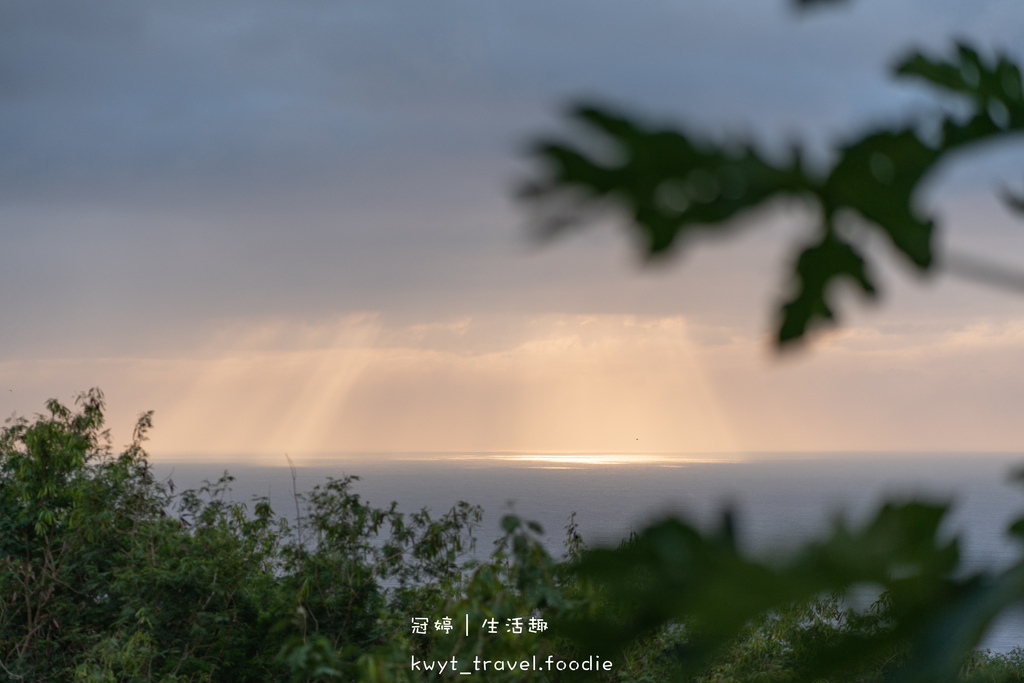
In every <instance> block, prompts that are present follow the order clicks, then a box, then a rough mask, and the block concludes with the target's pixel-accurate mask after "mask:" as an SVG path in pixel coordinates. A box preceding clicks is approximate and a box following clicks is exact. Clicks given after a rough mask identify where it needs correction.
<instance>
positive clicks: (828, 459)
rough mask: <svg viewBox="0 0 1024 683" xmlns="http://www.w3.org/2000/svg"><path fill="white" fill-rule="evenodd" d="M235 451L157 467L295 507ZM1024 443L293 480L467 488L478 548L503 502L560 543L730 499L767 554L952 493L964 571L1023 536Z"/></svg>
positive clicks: (707, 522) (416, 469)
mask: <svg viewBox="0 0 1024 683" xmlns="http://www.w3.org/2000/svg"><path fill="white" fill-rule="evenodd" d="M281 460H282V462H281V463H280V465H276V466H266V465H260V466H256V465H244V464H236V463H237V462H238V459H237V458H233V459H232V460H231V461H225V460H223V459H220V460H218V459H217V458H214V457H210V458H198V457H196V456H190V457H189V458H187V459H184V458H182V459H174V458H162V459H160V460H158V461H157V462H156V464H155V474H156V476H158V477H159V478H161V479H165V478H169V479H171V480H172V481H173V482H174V484H175V487H176V488H177V489H179V490H180V489H183V488H195V487H197V486H199V485H200V484H201V483H202V482H203V480H211V481H213V480H216V479H217V478H219V477H220V475H221V474H223V472H224V471H225V470H228V471H229V472H230V473H231V474H232V475H233V476H234V477H235V478H236V480H235V482H234V483H233V484H232V490H231V492H230V494H229V495H230V497H231V499H233V500H236V501H243V502H248V501H250V500H251V499H252V498H253V497H254V496H268V497H269V498H270V501H271V504H272V505H273V507H274V509H275V510H277V511H278V512H279V513H281V514H285V515H289V516H292V517H293V516H294V513H295V501H294V497H293V495H292V491H293V481H292V472H291V470H290V468H289V467H288V464H287V461H286V460H285V458H284V457H283V456H282V458H281ZM1019 465H1024V455H1020V454H1009V453H944V454H927V453H822V454H814V453H793V454H787V453H760V454H756V453H755V454H742V455H740V454H737V455H722V454H708V455H694V454H652V455H616V454H593V453H589V454H544V453H533V454H523V453H486V454H473V453H389V454H351V453H348V454H338V455H320V456H316V457H304V458H302V459H301V460H300V464H299V466H297V467H296V469H295V475H296V477H295V486H296V487H297V489H298V490H299V491H300V492H302V491H308V490H309V489H311V488H312V487H313V486H315V485H316V484H318V483H322V482H323V481H325V480H326V478H327V477H329V476H330V477H335V478H338V477H342V476H345V475H356V476H358V477H359V478H360V480H359V481H358V482H357V483H356V485H355V488H354V491H355V492H356V493H359V494H360V495H361V496H362V497H363V499H364V500H367V501H369V502H370V503H372V504H374V505H376V506H378V507H384V506H387V505H388V504H389V503H390V502H391V501H393V500H394V501H397V502H398V504H399V509H401V510H405V511H415V510H419V509H421V508H424V507H426V508H429V509H430V510H431V512H432V513H435V514H442V513H444V512H445V511H447V510H448V509H450V508H451V506H452V505H453V504H454V503H455V502H457V501H459V500H465V501H467V502H470V503H474V504H479V505H481V506H482V507H483V508H484V511H485V517H484V520H483V524H482V525H481V527H480V529H479V531H478V533H477V537H478V552H479V553H480V554H486V553H487V552H489V549H490V546H491V544H492V543H493V541H494V540H495V539H496V538H497V537H498V535H499V522H500V518H501V517H502V516H503V515H504V514H507V513H508V512H510V511H511V512H514V513H515V514H517V515H519V516H521V517H523V518H524V519H528V520H534V521H537V522H539V523H540V524H541V525H542V527H543V528H544V531H545V539H546V542H547V544H548V547H549V549H550V550H551V551H552V552H553V553H556V554H557V553H560V552H561V548H562V541H563V539H564V534H565V531H564V528H565V526H566V524H567V523H568V520H569V516H570V515H571V514H572V513H573V512H575V513H576V521H577V522H578V524H579V530H580V532H581V534H582V536H583V538H584V541H585V542H586V543H587V544H588V545H591V546H593V545H602V544H605V545H614V544H616V543H618V541H619V540H621V539H622V538H624V537H626V536H628V534H629V532H630V531H631V530H636V529H639V528H641V527H642V526H643V525H644V524H645V523H647V522H649V521H651V520H653V519H656V518H658V517H659V516H663V515H666V514H676V515H681V516H683V517H685V518H687V519H689V520H691V521H693V522H695V523H696V524H698V525H704V526H711V525H714V524H716V523H717V521H718V519H719V517H720V515H721V511H722V509H723V508H724V507H729V508H730V509H731V510H733V512H734V515H735V518H736V520H737V525H736V527H737V531H738V540H739V543H740V545H741V546H742V547H743V548H745V549H747V550H749V551H750V552H751V553H754V554H757V555H760V556H769V557H770V556H772V555H778V554H781V553H784V552H785V551H786V549H787V548H793V547H795V546H797V545H799V544H800V543H802V542H804V541H807V540H809V539H811V538H814V537H816V536H820V535H822V534H824V533H826V532H827V530H828V529H829V527H830V526H831V525H832V524H833V523H834V521H835V520H836V519H837V518H839V517H843V518H845V519H847V520H850V521H852V522H857V521H861V520H864V519H866V518H867V517H868V516H869V515H870V514H871V513H872V512H873V511H874V510H876V509H877V507H878V506H879V505H880V504H881V502H882V501H884V500H907V499H911V498H913V499H923V500H927V501H931V502H943V503H949V504H951V506H952V509H951V513H950V515H949V517H948V519H947V520H946V524H945V526H944V527H943V533H945V534H947V535H949V536H950V537H952V536H958V537H959V538H960V542H961V550H962V552H963V556H964V565H965V567H966V569H967V570H974V569H981V568H984V567H990V568H999V567H1004V566H1006V565H1008V564H1009V563H1010V562H1012V561H1013V560H1014V559H1016V558H1017V557H1019V553H1020V552H1021V550H1022V548H1021V547H1020V546H1019V545H1018V544H1016V543H1015V542H1014V541H1012V540H1011V539H1009V538H1008V537H1007V536H1006V534H1005V531H1006V529H1007V527H1008V526H1009V524H1010V522H1011V521H1012V520H1014V519H1016V518H1017V517H1019V516H1022V515H1024V485H1021V484H1020V483H1014V482H1011V481H1010V479H1009V476H1008V475H1009V474H1010V473H1011V472H1012V471H1013V470H1014V468H1015V467H1016V466H1019ZM1018 645H1021V646H1024V613H1014V614H1010V615H1009V616H1008V617H1006V618H1005V619H1004V620H1003V621H1001V622H1000V623H999V624H997V625H996V626H995V627H994V628H993V629H992V631H991V632H990V633H989V634H988V635H987V637H986V639H985V641H984V642H983V643H982V647H983V648H989V649H991V650H992V651H994V652H1007V651H1009V650H1011V649H1012V648H1014V647H1016V646H1018Z"/></svg>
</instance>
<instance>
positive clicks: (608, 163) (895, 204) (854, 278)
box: [521, 2, 1024, 346]
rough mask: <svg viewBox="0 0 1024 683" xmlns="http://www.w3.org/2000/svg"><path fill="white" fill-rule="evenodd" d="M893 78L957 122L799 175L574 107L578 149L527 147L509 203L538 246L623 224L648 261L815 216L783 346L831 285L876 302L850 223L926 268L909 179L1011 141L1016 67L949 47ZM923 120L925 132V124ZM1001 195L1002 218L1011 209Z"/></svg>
mask: <svg viewBox="0 0 1024 683" xmlns="http://www.w3.org/2000/svg"><path fill="white" fill-rule="evenodd" d="M802 4H811V3H810V2H804V3H802ZM894 73H895V75H896V76H899V77H904V78H913V79H917V80H919V81H922V82H924V83H926V84H928V85H930V86H932V87H933V88H935V89H936V90H937V91H938V92H939V94H940V95H942V96H946V97H955V98H959V99H962V100H965V101H966V104H967V105H968V110H967V112H966V114H963V113H960V114H958V115H956V116H954V115H951V114H949V113H948V112H947V111H946V110H945V109H943V107H942V104H941V103H940V102H938V103H936V106H935V110H934V111H933V112H929V113H927V114H920V115H918V116H917V117H916V118H914V119H912V120H910V121H909V123H907V124H905V125H901V126H895V127H879V128H876V129H874V130H869V131H867V132H866V133H864V134H861V135H860V136H857V137H853V138H852V140H851V141H850V142H849V143H847V144H843V145H839V146H838V147H837V148H836V149H835V154H834V155H833V158H834V162H833V163H832V165H831V166H830V167H828V168H824V169H809V168H807V167H806V166H805V164H804V163H803V161H802V156H801V153H800V148H799V147H795V148H794V149H793V151H792V152H791V154H790V155H789V156H788V158H782V159H770V158H768V157H767V156H766V155H764V154H762V153H761V152H759V151H758V149H757V148H756V147H755V146H754V145H753V144H751V143H750V142H749V141H745V140H741V139H739V138H735V139H728V140H725V141H723V142H718V141H714V140H712V139H711V137H710V136H707V135H702V134H700V133H697V132H691V131H688V130H686V129H684V128H682V127H680V128H676V129H666V128H656V127H651V126H647V125H645V124H643V123H641V122H640V120H639V119H638V117H635V116H631V115H627V114H624V113H622V112H620V111H615V110H613V109H612V108H610V107H607V106H600V105H595V104H586V105H580V106H577V107H575V108H573V110H572V111H571V113H570V115H569V118H570V120H571V122H572V123H573V124H574V125H575V126H576V127H578V128H582V129H584V131H585V132H586V133H588V134H589V135H588V136H586V137H585V138H584V141H582V142H581V141H579V140H580V139H579V138H578V137H575V136H572V137H570V136H563V137H557V136H556V137H549V138H545V139H540V140H538V141H537V142H536V144H535V145H534V147H533V153H534V155H535V156H536V157H537V158H538V159H539V161H540V167H541V170H540V171H539V173H538V175H537V176H536V177H535V178H534V179H532V180H530V181H529V182H527V183H525V184H524V185H523V187H522V189H521V196H522V197H523V199H524V200H525V201H526V202H527V203H529V204H530V205H531V207H532V208H533V209H534V210H535V212H536V223H537V226H538V232H539V234H540V235H542V236H545V237H551V236H553V235H556V234H559V233H561V232H564V231H565V230H566V229H567V228H569V227H573V226H577V225H580V224H583V223H586V222H587V221H588V220H590V219H591V218H592V216H593V214H594V213H595V212H601V211H604V210H607V209H612V210H614V211H616V212H618V213H621V214H624V215H625V216H627V218H628V222H629V227H630V229H631V230H632V231H633V232H634V233H636V234H637V235H638V236H639V237H640V243H641V249H642V251H643V252H644V253H645V254H646V255H647V256H648V257H649V258H658V257H662V256H664V255H666V254H669V253H671V252H672V251H675V250H678V249H682V248H686V246H687V243H688V242H689V241H690V240H691V239H692V238H693V237H696V236H700V235H707V234H714V233H721V232H723V231H724V230H726V229H729V228H731V227H733V225H731V224H732V223H734V222H735V221H736V220H737V219H739V218H742V217H744V216H745V215H747V214H749V213H750V212H751V211H752V210H754V209H759V208H762V207H764V206H765V205H767V204H768V203H769V202H773V201H775V200H777V199H779V198H785V197H790V198H797V199H799V200H801V201H803V202H805V203H806V204H807V205H808V206H810V207H812V209H813V210H814V213H815V214H816V218H815V220H814V221H813V222H812V224H811V234H810V235H809V237H807V238H806V239H805V240H803V241H802V243H801V244H798V245H797V249H796V251H797V256H796V258H794V259H793V263H794V264H795V265H794V269H793V273H792V283H793V284H792V288H791V294H790V296H789V298H788V299H787V300H785V301H784V302H783V303H782V305H781V306H780V309H779V322H778V326H777V329H776V340H777V343H778V344H779V345H780V346H784V345H787V344H791V343H793V342H797V341H799V340H802V339H804V338H805V336H806V334H807V333H808V332H809V331H810V330H812V329H814V328H815V327H817V326H819V325H821V324H824V323H830V322H832V321H833V320H835V318H836V313H835V306H834V304H833V302H832V301H831V298H832V289H833V287H832V285H833V284H834V283H835V282H837V281H841V280H848V281H851V282H852V283H854V284H855V285H856V286H857V288H858V289H860V290H861V291H862V292H864V293H865V294H866V295H868V296H869V297H871V298H874V297H875V295H876V293H877V287H876V285H875V283H874V281H873V279H872V277H871V275H870V273H871V271H872V268H871V265H870V264H871V261H870V255H869V254H866V253H863V252H862V250H861V249H860V248H859V247H858V246H857V245H855V244H854V243H853V242H852V241H851V239H850V236H849V234H848V233H849V230H848V226H849V225H850V224H851V221H852V222H853V223H855V224H857V225H863V226H865V229H867V230H869V231H872V232H875V233H878V234H879V235H881V236H882V237H883V238H884V241H885V242H888V243H889V244H890V245H891V246H892V248H893V249H894V250H895V251H896V253H898V254H900V255H901V256H902V257H903V259H904V260H905V261H906V262H907V263H908V264H910V265H911V267H912V268H914V269H916V270H918V271H922V272H926V271H930V270H932V269H933V267H934V263H935V244H934V235H935V223H934V219H933V218H932V217H931V216H930V215H929V213H928V212H927V211H926V210H925V209H924V208H923V207H921V206H920V203H919V201H918V197H917V194H918V190H919V188H920V187H921V185H922V182H923V181H924V180H925V179H926V178H927V177H928V176H929V174H931V173H932V172H933V171H934V170H935V169H936V168H937V167H938V166H939V165H940V164H941V163H942V162H944V161H945V160H946V158H947V157H948V156H949V155H950V153H952V152H955V151H957V150H959V149H962V148H964V147H967V146H970V145H976V144H979V143H984V142H990V141H993V140H1002V139H1005V138H1007V137H1008V136H1010V135H1012V134H1019V133H1021V132H1024V96H1022V85H1021V73H1020V68H1019V67H1018V66H1017V65H1016V64H1015V63H1014V62H1013V61H1012V60H1011V59H1010V58H1009V57H1007V56H1006V55H996V56H995V57H993V58H991V59H987V58H985V57H983V56H982V55H981V54H980V53H979V52H978V51H977V50H975V49H974V48H972V47H970V46H969V45H967V44H959V45H957V47H956V49H955V50H954V52H953V54H952V56H951V57H949V58H946V59H942V58H933V57H928V56H926V55H924V54H922V53H919V52H914V53H912V54H911V55H909V56H907V57H905V58H904V59H902V60H900V61H899V62H898V63H897V64H896V66H895V68H894ZM936 120H938V121H939V122H940V125H939V127H938V129H937V132H936V129H935V127H934V125H929V124H930V123H933V122H934V121H936ZM1005 194H1006V195H1007V199H1008V203H1009V204H1010V206H1011V207H1014V206H1020V205H1022V202H1020V201H1017V200H1019V199H1020V198H1019V197H1018V196H1016V195H1012V194H1009V193H1005ZM744 225H745V226H747V227H751V226H752V225H753V222H752V221H749V220H748V221H746V222H745V223H744Z"/></svg>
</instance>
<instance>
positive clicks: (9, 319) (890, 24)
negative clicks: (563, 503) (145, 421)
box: [0, 0, 1024, 458]
mask: <svg viewBox="0 0 1024 683" xmlns="http://www.w3.org/2000/svg"><path fill="white" fill-rule="evenodd" d="M953 38H968V39H970V40H973V41H975V42H976V43H977V44H978V45H979V46H982V47H985V48H988V49H995V48H999V49H1004V50H1006V51H1008V52H1010V53H1011V54H1013V55H1015V56H1016V57H1018V58H1022V57H1024V6H1022V5H1021V4H1020V3H1019V2H1017V1H1016V0H991V1H985V0H972V1H971V2H967V1H963V2H955V1H953V0H927V1H926V0H886V1H882V0H873V1H861V2H854V3H852V4H849V5H848V6H844V7H843V8H841V9H829V10H827V11H814V12H808V13H805V14H802V15H798V14H797V13H795V12H793V11H792V9H791V8H790V7H789V6H788V5H786V4H785V3H783V2H781V0H708V1H706V2H705V1H699V2H698V1H689V0H687V1H684V0H638V1H637V2H628V3H626V2H622V0H566V1H558V2H552V1H551V0H545V1H543V2H541V1H540V0H514V1H510V0H509V1H506V0H503V1H501V2H498V1H492V0H432V1H431V2H414V1H412V0H403V1H393V0H373V1H372V2H369V1H367V0H360V1H358V2H356V1H346V0H334V1H328V0H323V1H312V0H298V1H289V2H280V1H279V2H269V1H260V0H238V1H237V2H236V1H229V0H221V1H219V2H216V3H210V2H206V1H201V0H194V1H192V0H174V1H173V2H171V1H167V2H146V3H139V2H135V1H134V0H109V1H106V2H101V3H82V2H72V1H65V2H50V1H48V0H33V1H31V2H29V1H27V0H13V1H11V2H5V3H3V4H0V316H2V317H0V319H2V320H3V323H2V325H0V387H2V389H3V390H2V391H0V411H2V412H3V413H4V414H5V415H9V414H11V413H14V412H17V413H19V414H31V413H33V412H35V411H37V410H40V409H41V408H42V402H43V400H45V399H46V398H47V397H51V396H54V397H58V398H61V399H65V400H70V399H71V397H72V396H73V395H74V394H75V392H76V391H80V390H83V389H86V388H88V387H90V386H100V387H102V388H103V389H104V391H105V392H106V394H107V398H108V401H109V405H110V410H111V420H112V424H113V426H114V428H115V441H116V442H117V443H119V444H120V443H123V442H124V441H125V440H127V438H128V437H129V430H130V426H129V425H130V423H131V421H132V420H133V417H134V416H135V415H136V414H138V413H139V412H141V411H142V410H146V409H155V410H156V418H155V423H156V429H155V431H154V433H153V441H152V450H153V452H154V453H156V454H157V456H158V457H163V456H169V455H172V454H183V453H217V454H235V455H237V456H240V457H250V458H251V457H256V456H257V455H260V456H266V457H277V456H279V455H280V454H281V453H283V452H291V453H302V452H311V451H319V452H334V451H345V450H371V451H372V450H417V451H433V450H439V451H444V450H478V451H490V450H545V449H550V450H569V451H574V450H580V451H620V450H632V451H643V450H655V451H687V452H694V451H699V452H703V451H737V450H738V451H759V450H858V449H876V450H877V449H881V450H889V449H901V450H925V451H927V450H936V449H938V450H1018V449H1021V447H1022V444H1024V426H1022V425H1024V420H1022V419H1020V415H1019V407H1020V406H1022V405H1024V297H1022V296H1019V295H1015V294H1011V293H1008V292H1004V291H999V290H991V289H986V288H983V287H979V286H977V285H973V284H970V283H962V282H957V281H955V280H953V279H950V278H947V277H944V276H941V275H940V276H938V277H936V278H933V279H931V280H930V281H928V282H921V281H919V280H917V279H915V278H913V277H910V276H908V275H907V274H906V273H905V272H902V270H901V269H900V268H899V267H898V263H897V261H896V259H894V258H891V255H890V254H888V253H887V252H886V250H885V248H884V245H879V246H880V247H881V248H880V249H879V250H878V252H877V255H878V256H879V257H880V259H881V261H882V262H883V263H887V264H890V265H891V267H887V268H886V270H885V272H884V273H883V277H882V280H883V282H882V284H883V287H884V292H885V294H886V296H885V298H884V300H883V302H882V304H881V305H880V306H872V307H865V306H864V305H863V302H860V301H859V300H857V298H856V297H850V298H849V299H846V298H844V299H842V306H841V308H842V310H843V312H844V314H845V318H844V322H845V325H844V327H843V328H841V330H840V331H839V332H837V333H833V334H830V335H827V336H826V337H824V338H822V339H821V340H819V342H818V343H817V344H816V345H815V346H814V347H813V348H811V349H809V350H807V351H806V352H804V353H801V354H796V355H794V356H793V357H788V358H785V359H779V358H776V357H774V356H773V355H772V353H771V349H770V346H769V344H768V343H767V342H766V340H765V335H766V334H768V333H770V330H771V326H772V314H773V310H774V309H773V307H774V306H775V305H776V304H777V303H778V300H779V297H780V295H781V294H780V293H781V292H783V291H785V286H786V284H787V281H786V279H785V271H784V267H783V266H784V263H785V259H787V258H788V257H789V254H791V253H792V249H793V247H794V240H795V239H797V237H798V236H799V235H800V234H801V232H800V229H801V228H802V227H805V226H803V225H802V224H801V222H800V221H801V217H800V216H799V215H791V214H786V213H785V212H783V211H780V212H776V213H773V214H768V215H762V216H761V217H760V221H759V222H758V223H756V224H749V225H745V226H743V227H744V228H745V230H743V231H741V233H740V235H739V236H738V237H737V238H736V239H734V240H731V241H726V242H716V243H714V244H698V245H695V248H692V249H689V250H688V251H687V253H685V254H680V255H678V256H679V258H676V259H675V260H673V261H672V262H671V263H669V264H666V267H659V268H653V269H643V268H642V267H641V262H640V259H639V258H638V257H637V255H636V254H635V253H634V252H633V251H632V246H633V244H632V242H631V240H630V239H629V237H628V236H627V235H626V234H625V233H624V232H622V231H621V230H615V229H612V228H611V227H610V226H599V227H597V228H595V229H593V230H591V231H589V232H587V233H581V234H577V235H572V236H567V237H566V238H565V239H562V240H559V241H557V242H556V243H554V244H550V245H546V246H541V245H537V244H535V243H533V242H531V241H530V240H529V239H528V229H527V228H528V213H527V212H526V211H525V209H524V207H522V206H520V205H518V204H517V203H516V201H515V200H514V189H515V187H516V185H517V183H520V182H522V181H523V180H524V179H526V178H528V177H529V176H530V174H531V173H536V172H537V170H538V169H537V167H536V166H535V165H534V162H533V161H532V160H531V159H530V158H529V157H528V155H527V154H526V150H527V148H528V147H529V143H530V141H531V140H533V139H536V138H537V137H539V136H542V135H549V134H551V133H553V132H557V131H565V130H567V129H568V124H567V123H566V121H565V120H564V119H563V117H562V113H563V112H564V111H565V108H566V106H567V105H568V104H569V103H571V102H573V101H578V100H580V99H587V100H596V101H600V102H606V103H609V104H612V105H614V106H617V107H620V108H622V109H625V110H627V111H632V112H635V113H636V114H637V115H640V116H642V117H643V118H645V119H646V120H650V121H657V122H663V123H668V122H673V121H678V122H682V123H685V125H687V126H688V127H689V128H691V129H692V128H700V129H704V130H707V131H709V133H711V134H715V135H723V134H726V133H727V132H728V131H739V132H741V133H743V134H744V135H748V136H754V137H756V138H757V139H758V141H759V144H760V145H761V146H762V147H763V148H765V149H767V150H772V149H783V148H784V147H785V146H786V145H787V144H788V143H789V141H791V140H794V139H802V140H806V141H807V142H808V144H809V145H810V146H811V148H812V149H813V150H815V151H816V153H817V154H819V155H824V154H825V153H826V150H827V149H828V147H829V146H830V145H832V144H835V143H836V142H837V141H840V140H842V139H843V138H844V136H845V137H849V136H850V135H852V134H855V133H856V132H857V131H858V130H863V129H864V128H865V127H867V126H869V125H870V124H871V123H872V122H878V121H887V120H889V121H891V120H895V119H900V118H902V117H905V116H906V115H907V114H908V113H912V112H915V111H921V110H922V109H924V108H926V107H930V106H932V105H933V103H934V100H933V99H931V97H930V95H929V94H928V93H926V92H925V91H923V90H921V89H919V88H917V87H915V86H913V85H909V84H905V83H897V82H894V81H892V80H891V79H890V78H888V77H887V68H888V66H889V65H891V64H892V63H893V61H894V60H895V59H896V58H897V57H899V56H900V55H902V54H903V53H904V52H905V51H906V50H907V49H908V48H909V47H912V46H914V47H920V48H924V49H928V50H932V51H943V50H948V49H949V48H950V47H951V45H952V40H953ZM1022 152H1024V147H1022V146H1016V147H1013V148H1007V149H1004V150H997V151H990V152H988V153H979V154H975V155H972V156H969V157H965V158H963V159H960V160H959V163H958V164H957V165H955V166H953V167H950V168H949V169H947V170H945V171H944V172H943V173H942V174H940V175H939V176H938V177H937V178H936V179H934V182H933V183H932V184H931V185H930V186H929V188H928V192H927V194H926V196H925V197H923V198H922V199H923V200H924V201H926V203H928V204H929V205H930V206H931V207H933V209H934V210H935V211H936V212H937V213H938V215H939V216H940V217H941V230H942V233H941V239H942V244H943V245H945V246H944V248H945V247H951V248H960V249H962V250H965V251H969V252H971V253H974V254H979V255H982V256H987V257H989V258H994V259H996V260H997V261H1000V262H1003V263H1007V264H1010V265H1013V264H1016V265H1017V266H1018V267H1021V268H1024V224H1022V223H1021V222H1020V221H1019V220H1015V219H1014V218H1012V217H1010V216H1008V215H1007V214H1006V212H1005V211H1004V210H1003V209H1002V208H1001V206H1000V204H999V202H998V201H997V200H996V199H995V197H994V195H993V191H992V190H993V189H994V188H998V187H999V186H1000V185H1012V186H1015V187H1020V186H1021V182H1022V180H1024V164H1022V163H1020V160H1021V159H1022V158H1024V156H1022V154H1021V153H1022ZM821 158H823V157H821Z"/></svg>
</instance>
